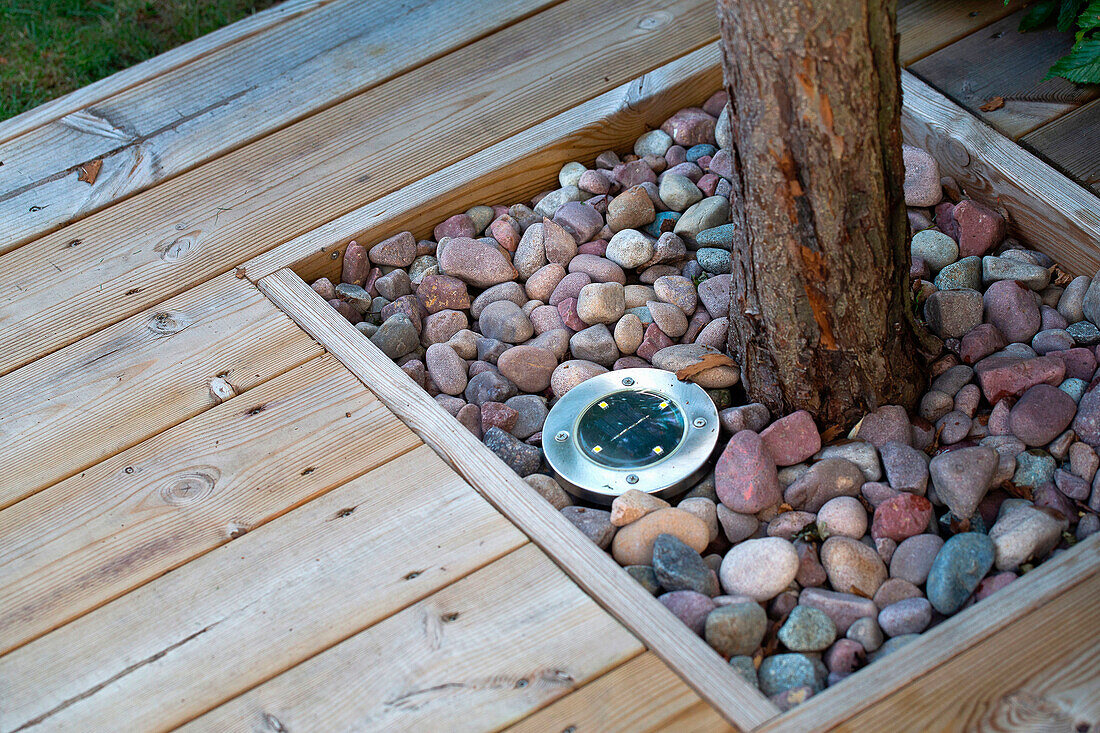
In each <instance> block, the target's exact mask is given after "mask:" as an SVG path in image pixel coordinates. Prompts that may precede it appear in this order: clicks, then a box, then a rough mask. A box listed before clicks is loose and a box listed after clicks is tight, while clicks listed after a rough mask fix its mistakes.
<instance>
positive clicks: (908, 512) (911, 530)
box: [871, 493, 932, 542]
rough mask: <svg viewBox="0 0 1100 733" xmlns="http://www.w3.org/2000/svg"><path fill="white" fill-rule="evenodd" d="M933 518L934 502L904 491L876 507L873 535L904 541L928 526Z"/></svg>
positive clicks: (872, 528)
mask: <svg viewBox="0 0 1100 733" xmlns="http://www.w3.org/2000/svg"><path fill="white" fill-rule="evenodd" d="M931 518H932V503H931V502H930V501H928V499H925V498H924V497H923V496H917V495H915V494H907V493H903V494H901V495H900V496H896V497H894V498H892V499H887V500H886V501H884V502H882V503H881V504H879V505H878V506H877V507H876V508H875V516H874V522H873V523H872V525H871V536H872V537H874V538H875V539H879V538H880V537H887V538H889V539H891V540H893V541H894V542H902V541H903V540H906V539H908V538H910V537H912V536H914V535H918V534H920V533H921V532H923V531H924V530H925V529H927V527H928V522H929V520H930V519H931Z"/></svg>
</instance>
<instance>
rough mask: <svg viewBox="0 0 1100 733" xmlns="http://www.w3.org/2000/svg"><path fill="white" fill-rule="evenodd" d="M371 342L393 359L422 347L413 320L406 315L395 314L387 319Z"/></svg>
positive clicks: (371, 338)
mask: <svg viewBox="0 0 1100 733" xmlns="http://www.w3.org/2000/svg"><path fill="white" fill-rule="evenodd" d="M370 340H371V343H373V344H374V345H375V346H377V347H378V348H379V349H381V350H382V353H383V354H385V355H386V356H388V357H389V358H391V359H398V358H400V357H402V356H404V355H405V354H408V353H410V352H412V351H415V350H416V349H417V347H419V346H420V334H419V333H418V332H417V330H416V326H414V325H413V322H412V319H410V318H409V317H408V316H407V315H405V314H404V313H394V314H393V315H392V316H390V317H389V318H387V319H386V320H385V321H384V322H383V323H382V325H381V326H379V327H378V330H377V331H375V332H374V335H373V336H371V337H370Z"/></svg>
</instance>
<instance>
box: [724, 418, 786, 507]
mask: <svg viewBox="0 0 1100 733" xmlns="http://www.w3.org/2000/svg"><path fill="white" fill-rule="evenodd" d="M714 487H715V490H716V491H717V492H718V498H719V499H720V500H721V502H722V504H723V505H725V506H726V508H728V509H730V510H732V511H734V512H738V513H741V514H755V513H756V512H758V511H760V510H761V509H764V508H766V507H769V506H772V505H774V504H778V503H779V501H780V499H781V498H782V495H781V494H780V490H779V476H778V474H777V472H776V466H775V461H774V460H773V459H772V457H771V455H770V454H769V453H768V451H767V449H766V448H765V446H764V442H763V440H762V439H761V438H760V436H759V435H757V434H756V433H754V432H752V431H751V430H742V431H741V432H739V433H737V434H736V435H734V436H733V438H731V439H730V441H729V443H728V444H727V445H726V447H725V449H724V450H723V451H722V455H721V456H720V457H719V458H718V463H717V465H716V466H715V469H714Z"/></svg>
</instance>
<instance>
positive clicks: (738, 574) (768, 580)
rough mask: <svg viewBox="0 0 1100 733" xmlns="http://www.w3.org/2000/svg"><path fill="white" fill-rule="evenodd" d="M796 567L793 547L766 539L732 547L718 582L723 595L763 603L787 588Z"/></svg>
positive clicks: (772, 539) (776, 540)
mask: <svg viewBox="0 0 1100 733" xmlns="http://www.w3.org/2000/svg"><path fill="white" fill-rule="evenodd" d="M798 567H799V561H798V552H797V551H796V550H795V549H794V545H792V544H791V543H790V542H788V541H787V540H784V539H780V538H778V537H765V538H762V539H757V540H745V541H744V542H741V543H740V544H738V545H734V546H733V548H731V549H730V551H729V552H728V553H726V556H725V558H724V559H723V560H722V567H721V570H720V571H719V578H720V580H721V581H722V589H723V590H724V591H725V592H726V593H729V594H742V595H746V596H749V597H750V598H752V599H753V600H756V601H766V600H768V599H771V598H774V597H775V596H777V595H779V593H780V592H782V591H783V589H784V588H786V587H787V586H788V585H790V583H791V581H792V580H794V576H795V575H796V574H797V573H798Z"/></svg>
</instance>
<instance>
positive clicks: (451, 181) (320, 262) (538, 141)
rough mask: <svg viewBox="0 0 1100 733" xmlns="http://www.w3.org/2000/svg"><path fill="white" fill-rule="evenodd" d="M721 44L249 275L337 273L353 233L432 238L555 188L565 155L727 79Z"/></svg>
mask: <svg viewBox="0 0 1100 733" xmlns="http://www.w3.org/2000/svg"><path fill="white" fill-rule="evenodd" d="M719 53H720V52H719V50H718V45H717V44H708V45H706V46H704V47H702V48H700V49H698V50H696V51H694V52H692V53H690V54H687V55H686V56H683V57H681V58H678V59H676V60H675V61H672V62H671V63H668V64H666V65H664V66H661V67H660V68H657V69H654V70H653V71H651V72H649V73H648V74H645V75H644V76H642V77H639V78H638V79H635V80H633V81H631V82H628V83H626V84H623V85H622V86H619V87H617V88H615V89H612V90H611V91H609V92H606V93H604V94H601V95H600V96H598V97H596V98H594V99H590V100H589V101H587V102H585V103H584V104H581V105H579V106H577V107H573V108H571V109H568V110H565V111H564V112H562V113H561V114H558V115H556V116H554V117H551V118H550V119H548V120H546V121H545V122H541V123H539V124H537V125H535V126H534V127H530V128H528V129H526V130H524V131H522V132H520V133H518V134H516V135H513V136H511V137H509V138H507V139H505V140H502V141H500V142H499V143H497V144H495V145H492V146H491V147H488V148H486V149H485V150H482V151H480V152H478V153H476V154H475V155H472V156H470V157H469V158H464V159H463V160H460V161H458V162H457V163H454V164H452V165H449V166H447V167H446V168H444V169H442V170H440V171H437V172H435V173H433V174H431V175H430V176H426V177H424V178H421V179H420V180H418V181H415V182H413V183H411V184H409V185H408V186H405V187H404V188H402V189H400V190H398V191H394V192H393V193H391V194H389V195H387V196H383V197H382V198H380V199H378V200H377V201H372V202H371V203H369V204H366V205H365V206H361V207H359V208H357V209H355V210H354V211H350V212H348V213H347V214H345V215H343V216H341V217H339V218H337V219H333V220H332V221H330V222H329V223H328V224H325V225H324V226H321V227H318V228H317V229H314V230H312V231H309V232H306V233H305V234H302V235H300V236H298V237H295V238H294V239H292V240H290V241H288V242H284V243H283V244H281V245H279V246H278V247H276V248H275V249H273V250H271V251H270V252H265V253H264V254H261V255H259V256H258V257H256V258H254V259H252V260H250V261H249V262H247V263H245V265H244V269H245V273H246V276H247V277H248V278H249V279H250V280H252V281H254V282H255V281H257V280H260V279H261V278H264V277H266V276H268V275H270V274H271V273H273V272H276V271H277V270H279V269H281V268H283V267H293V268H294V270H295V271H296V272H298V273H299V274H300V275H302V276H303V277H305V278H306V279H307V280H313V279H315V278H318V277H339V276H340V257H341V254H342V252H343V248H344V247H345V246H347V243H348V242H349V241H351V240H354V239H359V240H361V241H380V240H382V239H385V238H386V237H389V236H392V235H393V234H396V233H398V232H400V231H406V230H409V231H412V232H413V233H414V234H416V235H417V236H418V237H429V236H431V232H432V229H433V228H434V227H435V225H436V224H438V223H439V222H440V221H442V220H443V219H445V218H447V217H448V216H450V215H452V214H457V213H461V212H463V211H466V210H467V209H469V208H470V207H471V206H475V205H478V204H485V203H489V204H495V203H504V204H512V203H516V202H518V201H525V200H527V199H529V198H530V197H531V196H533V195H534V194H536V193H538V192H539V191H544V190H546V189H547V188H551V187H555V186H557V185H558V184H557V180H558V172H559V171H560V170H561V167H562V166H563V165H564V164H565V163H568V162H569V161H571V160H579V161H583V162H585V163H586V164H591V163H592V161H593V160H594V159H595V157H596V155H598V154H599V153H601V152H603V151H604V150H608V149H622V148H623V142H624V141H629V140H634V139H635V138H637V137H638V136H639V135H641V134H642V133H644V132H646V131H647V130H649V129H653V128H657V127H660V125H661V123H662V122H664V121H665V120H666V119H667V118H668V117H669V116H671V115H672V114H673V113H674V112H676V111H677V110H678V109H681V108H683V107H687V106H691V105H699V104H702V103H703V102H704V101H706V98H707V97H709V96H710V95H711V94H712V93H713V92H715V91H716V90H718V89H719V88H720V87H721V85H722V71H721V68H720V67H719V65H718V64H719ZM627 147H628V148H629V146H627Z"/></svg>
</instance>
